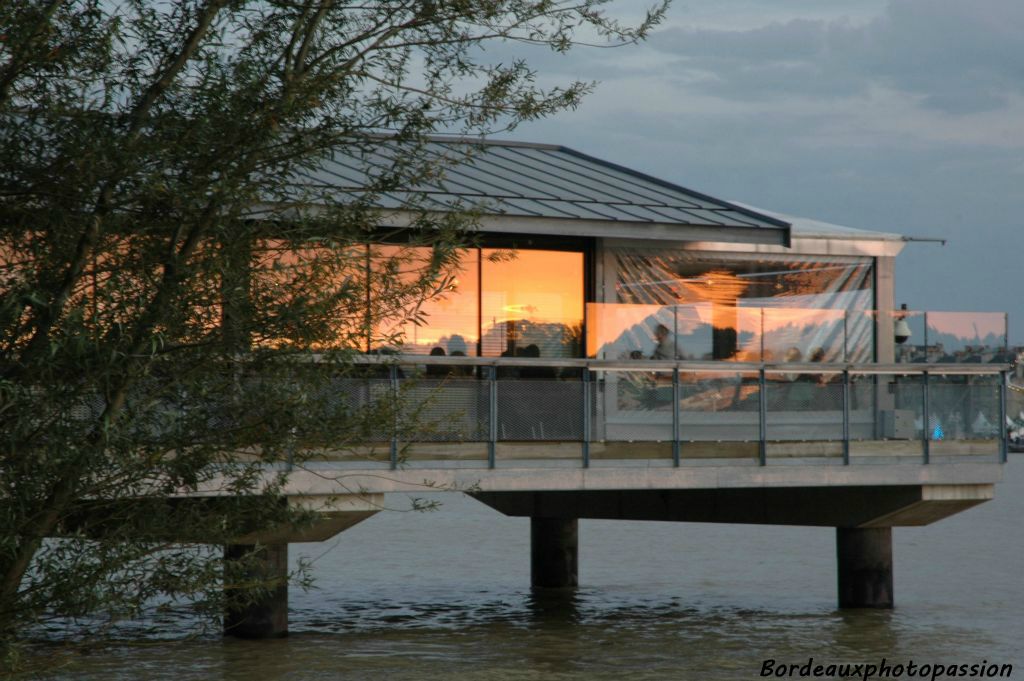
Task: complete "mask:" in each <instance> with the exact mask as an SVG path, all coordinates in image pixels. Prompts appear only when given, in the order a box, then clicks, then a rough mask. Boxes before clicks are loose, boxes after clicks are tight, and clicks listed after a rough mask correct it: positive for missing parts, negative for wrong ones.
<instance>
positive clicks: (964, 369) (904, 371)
mask: <svg viewBox="0 0 1024 681" xmlns="http://www.w3.org/2000/svg"><path fill="white" fill-rule="evenodd" d="M320 359H322V356H320ZM317 360H318V357H317V356H316V355H314V356H313V361H314V362H316V361H317ZM351 360H352V362H353V363H354V364H357V365H370V366H373V365H384V366H388V365H392V364H397V365H400V366H408V365H421V366H472V367H524V366H532V367H543V368H553V369H559V368H564V369H590V370H591V371H597V370H601V371H650V372H662V371H664V372H671V371H673V370H678V371H680V372H684V373H693V372H709V373H757V372H759V371H761V370H762V369H763V370H764V371H765V372H767V373H786V374H794V373H813V374H842V373H843V372H845V371H849V372H850V373H853V374H894V375H907V376H911V375H922V374H925V373H927V374H932V375H939V376H941V375H951V376H971V375H979V374H982V375H997V374H1001V373H1003V372H1005V371H1009V370H1010V368H1011V365H1010V364H1006V363H998V364H876V363H864V364H847V363H840V362H831V363H826V362H792V363H780V362H728V361H719V362H708V361H693V360H653V359H637V360H625V359H618V360H611V359H583V358H568V357H567V358H558V359H546V358H530V357H469V356H467V357H449V356H438V355H410V354H394V355H354V356H353V357H351Z"/></svg>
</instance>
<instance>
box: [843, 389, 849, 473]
mask: <svg viewBox="0 0 1024 681" xmlns="http://www.w3.org/2000/svg"><path fill="white" fill-rule="evenodd" d="M843 465H844V466H849V465H850V370H849V369H843Z"/></svg>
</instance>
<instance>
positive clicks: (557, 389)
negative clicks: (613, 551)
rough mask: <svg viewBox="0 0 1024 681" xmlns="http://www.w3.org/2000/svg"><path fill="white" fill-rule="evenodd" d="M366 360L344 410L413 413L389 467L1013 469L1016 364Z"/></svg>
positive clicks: (392, 436)
mask: <svg viewBox="0 0 1024 681" xmlns="http://www.w3.org/2000/svg"><path fill="white" fill-rule="evenodd" d="M357 361H358V362H359V363H360V364H365V365H367V377H366V378H353V377H346V378H343V379H339V381H338V382H337V383H336V385H335V386H334V388H333V390H334V391H335V396H336V398H337V399H339V400H345V401H346V402H347V403H348V404H349V405H350V406H351V405H358V404H359V403H360V402H361V401H363V400H368V399H373V398H374V397H375V396H376V397H377V398H380V397H381V396H384V395H387V396H390V397H391V398H393V399H396V400H399V401H402V402H403V403H404V406H402V407H400V409H399V411H400V412H402V413H403V414H404V415H405V416H404V417H403V418H398V417H396V419H395V420H394V422H393V424H392V428H391V432H390V433H383V432H382V433H380V436H381V437H379V439H380V440H382V441H388V439H389V445H390V446H389V447H388V449H389V452H390V454H389V462H388V463H389V465H390V466H391V467H398V466H400V465H404V464H405V463H406V462H407V461H406V460H405V459H403V457H404V456H405V455H404V454H403V453H402V452H403V451H405V450H406V445H410V444H417V445H421V447H420V449H421V451H422V452H423V453H421V454H419V455H417V456H418V457H419V458H421V459H423V460H428V459H432V458H436V457H437V454H436V453H437V452H442V451H445V445H453V446H454V445H459V444H464V443H480V444H484V445H486V465H487V466H488V467H491V468H494V467H497V466H500V465H504V462H505V461H506V460H508V461H512V460H515V459H516V458H517V457H519V456H521V457H523V458H530V459H537V458H548V459H560V460H563V461H564V460H566V459H567V458H568V459H570V460H571V459H574V458H578V461H579V464H580V465H581V466H583V467H588V466H591V465H592V464H593V463H594V457H595V456H596V457H598V458H603V459H616V458H631V459H636V458H640V459H643V458H665V459H667V460H668V461H670V462H671V465H673V466H680V465H683V464H684V463H688V462H690V461H691V460H693V461H700V460H704V459H736V458H737V456H739V457H740V458H742V457H744V456H747V455H749V456H750V458H752V459H754V460H755V461H756V463H757V464H759V465H762V466H764V465H768V464H769V463H771V462H772V461H773V460H774V459H775V458H776V457H778V458H779V460H780V461H783V460H786V459H793V458H821V457H824V458H830V459H833V460H834V461H836V462H841V463H842V464H843V465H850V464H851V461H854V460H856V461H857V462H865V463H873V462H875V461H880V460H885V461H888V460H902V461H906V460H907V459H908V458H909V459H911V460H919V461H920V462H921V463H924V464H929V463H934V462H936V461H938V460H943V461H945V460H960V459H962V458H963V457H979V456H982V457H989V458H994V459H995V460H998V461H1000V462H1004V461H1005V460H1006V453H1007V430H1006V422H1007V419H1006V399H1007V396H1006V380H1007V372H1008V370H1009V366H1008V365H995V364H973V365H970V364H967V365H965V364H953V365H946V364H941V365H940V364H928V365H908V364H892V365H880V364H837V363H832V364H820V363H810V364H808V363H800V364H797V363H791V364H765V363H739V362H692V361H653V360H649V361H648V360H636V361H634V360H623V361H612V360H593V359H550V360H547V359H533V360H524V359H520V358H516V359H505V358H479V357H433V356H431V357H425V356H419V355H400V356H394V355H392V356H383V357H375V356H368V357H360V358H358V360H357ZM406 417H407V418H406ZM565 443H578V444H579V450H578V451H579V454H578V455H575V454H574V455H571V456H570V455H567V454H565V450H564V447H563V448H562V449H561V450H560V449H559V446H560V445H564V444H565ZM648 445H651V446H648ZM654 445H656V446H654ZM652 446H653V447H652ZM517 447H518V449H516V448H517ZM503 450H508V451H504V453H500V452H503ZM517 451H518V452H521V454H517V453H516V452H517ZM431 452H433V453H431ZM645 452H647V453H645Z"/></svg>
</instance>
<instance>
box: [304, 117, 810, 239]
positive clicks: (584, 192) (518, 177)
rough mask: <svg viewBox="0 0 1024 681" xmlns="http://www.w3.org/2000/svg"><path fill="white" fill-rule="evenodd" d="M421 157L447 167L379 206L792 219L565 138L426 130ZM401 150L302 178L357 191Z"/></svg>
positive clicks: (381, 199) (704, 223) (766, 221)
mask: <svg viewBox="0 0 1024 681" xmlns="http://www.w3.org/2000/svg"><path fill="white" fill-rule="evenodd" d="M425 151H426V154H427V156H428V159H430V160H436V161H437V164H436V165H437V166H438V167H441V168H444V170H443V174H442V175H441V176H440V177H438V178H437V179H436V180H433V181H425V182H421V183H418V184H415V185H413V186H410V187H408V188H406V189H403V190H400V191H391V192H388V193H384V194H380V195H378V196H377V197H376V198H375V202H376V204H377V206H378V207H379V208H382V209H386V210H402V209H406V208H409V207H411V206H416V207H418V208H427V209H434V210H438V211H450V210H455V209H458V208H460V207H461V208H474V209H476V210H479V211H481V212H482V213H483V214H484V215H486V216H506V217H519V218H547V219H559V220H577V221H584V220H585V221H599V222H611V223H635V224H636V225H637V226H639V225H644V224H647V225H664V226H669V227H671V226H679V227H684V226H685V227H694V226H699V227H703V228H722V232H723V235H724V233H726V232H730V231H732V230H735V229H742V230H744V231H748V232H749V230H755V232H756V233H760V232H763V233H764V236H769V235H772V236H774V237H776V238H777V239H778V240H779V242H781V243H788V242H789V227H790V225H789V223H788V222H786V221H784V220H781V219H779V218H776V217H774V216H771V215H767V214H764V213H760V212H758V211H756V210H752V209H749V208H746V207H743V206H737V205H735V204H732V203H729V202H727V201H723V200H720V199H716V198H713V197H711V196H708V195H706V194H702V193H699V192H695V191H693V190H690V189H686V188H684V187H680V186H678V185H675V184H672V183H670V182H666V181H664V180H660V179H658V178H655V177H652V176H650V175H646V174H644V173H641V172H637V171H635V170H631V169H629V168H625V167H623V166H620V165H616V164H614V163H609V162H607V161H603V160H601V159H597V158H594V157H592V156H588V155H586V154H582V153H580V152H578V151H574V150H572V149H568V148H566V147H562V146H555V145H546V144H529V143H523V142H504V141H493V140H486V141H481V140H477V139H463V138H441V137H435V138H431V139H430V141H429V142H427V144H426V149H425ZM399 154H401V148H400V147H399V146H398V145H397V144H396V143H394V142H393V141H391V140H389V139H387V138H382V139H381V141H380V144H379V146H377V147H376V148H375V149H374V150H373V151H372V152H371V153H369V154H366V155H365V156H360V157H356V156H355V155H349V154H347V153H346V152H343V151H340V150H339V151H336V152H335V153H334V154H332V156H331V158H329V159H327V160H326V161H325V162H324V163H323V164H322V165H321V166H320V167H319V168H318V169H317V170H316V171H313V172H306V173H304V175H305V177H304V178H303V181H304V182H307V183H312V184H315V185H319V186H321V187H323V188H332V189H335V190H339V191H342V192H346V193H359V192H361V191H363V190H365V188H366V187H367V186H368V178H369V177H370V176H373V175H375V174H379V173H382V172H385V171H386V170H387V169H389V168H390V167H391V166H392V165H393V163H394V162H395V160H396V158H399Z"/></svg>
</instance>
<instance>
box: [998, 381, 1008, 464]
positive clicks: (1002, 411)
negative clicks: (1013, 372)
mask: <svg viewBox="0 0 1024 681" xmlns="http://www.w3.org/2000/svg"><path fill="white" fill-rule="evenodd" d="M1008 380H1009V372H1006V371H1000V372H999V463H1006V457H1007V452H1009V451H1010V443H1009V441H1008V438H1009V433H1008V432H1007V429H1006V397H1007V395H1006V383H1007V381H1008Z"/></svg>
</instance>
